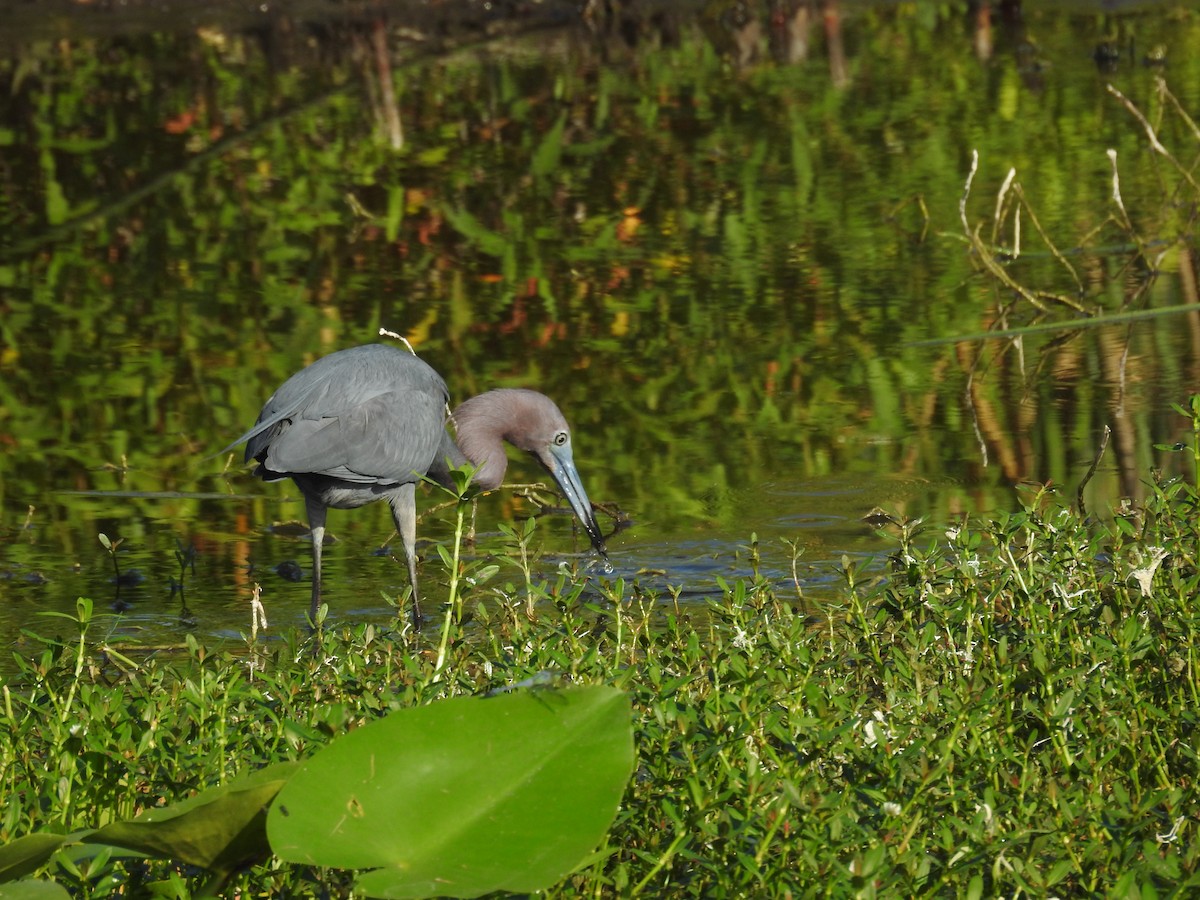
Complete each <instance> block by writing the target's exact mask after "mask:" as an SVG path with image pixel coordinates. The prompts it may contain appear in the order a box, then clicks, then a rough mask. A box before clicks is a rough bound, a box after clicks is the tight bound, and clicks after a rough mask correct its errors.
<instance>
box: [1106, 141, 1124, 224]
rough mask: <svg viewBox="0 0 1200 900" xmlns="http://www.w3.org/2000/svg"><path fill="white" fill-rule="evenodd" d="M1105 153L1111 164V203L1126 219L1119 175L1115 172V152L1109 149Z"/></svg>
mask: <svg viewBox="0 0 1200 900" xmlns="http://www.w3.org/2000/svg"><path fill="white" fill-rule="evenodd" d="M1105 152H1106V153H1107V154H1108V161H1109V162H1110V163H1112V170H1113V203H1115V204H1117V209H1119V210H1121V214H1122V215H1124V216H1125V217H1126V218H1128V215H1126V213H1125V203H1124V202H1123V201H1122V200H1121V174H1120V172H1118V171H1117V151H1116V150H1114V149H1113V148H1112V147H1109V148H1108V150H1106V151H1105Z"/></svg>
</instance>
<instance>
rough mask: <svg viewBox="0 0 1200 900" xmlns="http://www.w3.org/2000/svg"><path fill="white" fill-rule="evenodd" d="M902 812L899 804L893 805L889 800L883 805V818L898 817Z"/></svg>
mask: <svg viewBox="0 0 1200 900" xmlns="http://www.w3.org/2000/svg"><path fill="white" fill-rule="evenodd" d="M902 811H903V810H902V807H901V806H900V804H899V803H893V802H892V801H891V800H889V801H887V802H886V803H884V804H883V814H884V815H885V816H898V815H900V813H901V812H902Z"/></svg>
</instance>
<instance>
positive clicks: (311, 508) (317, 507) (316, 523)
mask: <svg viewBox="0 0 1200 900" xmlns="http://www.w3.org/2000/svg"><path fill="white" fill-rule="evenodd" d="M304 507H305V509H306V510H307V511H308V528H309V531H310V532H311V534H312V557H313V571H312V606H310V607H309V609H308V617H309V619H310V620H311V622H312V624H313V625H314V626H315V625H316V624H317V611H318V610H319V609H320V608H321V549H322V548H323V547H324V546H325V513H326V509H325V504H324V503H322V502H321V501H320V500H317V499H316V498H314V497H305V498H304Z"/></svg>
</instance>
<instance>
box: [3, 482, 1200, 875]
mask: <svg viewBox="0 0 1200 900" xmlns="http://www.w3.org/2000/svg"><path fill="white" fill-rule="evenodd" d="M1068 499H1069V498H1060V497H1057V496H1056V495H1054V494H1053V493H1051V492H1050V491H1048V490H1046V489H1038V490H1034V491H1031V492H1029V493H1028V494H1027V495H1026V496H1025V498H1024V500H1025V502H1024V508H1023V510H1022V511H1020V512H1019V513H1016V514H1011V515H1007V514H1006V515H1002V516H1000V517H999V518H996V519H994V520H988V521H972V522H967V523H964V524H962V525H961V526H959V527H955V528H952V529H950V530H949V531H946V530H944V529H938V530H934V529H925V528H923V526H922V525H921V524H920V523H916V522H893V523H891V524H889V525H888V526H887V527H888V528H889V529H890V531H891V532H892V534H893V536H894V538H895V540H896V550H895V553H894V554H893V555H892V556H891V558H890V559H889V560H888V561H887V562H888V565H887V567H886V569H880V570H876V571H874V572H864V571H861V570H860V571H856V570H855V569H854V568H852V567H851V566H850V565H849V563H847V568H846V569H845V571H844V575H845V586H844V589H843V592H842V596H841V600H840V603H838V604H834V605H833V606H829V607H823V608H822V609H821V611H820V614H814V613H813V610H811V609H809V608H808V607H807V604H806V603H805V602H804V599H803V597H802V596H800V595H799V593H798V592H797V591H796V590H795V589H794V588H792V587H790V586H787V585H784V586H782V587H781V586H779V585H771V584H768V583H766V582H765V581H755V580H752V579H751V580H745V581H737V582H736V583H732V584H729V585H728V586H727V589H726V590H725V592H724V595H723V597H722V598H721V599H720V600H718V601H714V602H712V603H711V604H710V606H709V608H708V609H706V610H705V611H704V612H703V614H695V613H685V612H683V611H681V610H679V609H678V608H677V607H676V606H675V604H674V603H673V602H672V598H671V597H670V596H665V597H664V596H648V595H646V594H645V593H643V592H642V591H640V590H639V589H638V587H637V586H636V585H631V584H625V583H620V582H618V583H615V584H608V585H602V586H601V587H600V588H599V590H598V591H597V588H596V586H595V585H592V586H588V585H584V584H572V583H570V582H568V581H567V580H566V578H565V576H564V578H563V579H562V580H561V581H560V582H559V583H558V584H551V585H541V586H539V585H536V584H534V585H519V586H512V585H509V586H507V589H506V590H504V591H502V592H500V593H502V594H503V595H504V596H505V597H507V599H506V600H504V599H501V600H498V599H497V596H498V593H497V592H492V593H491V594H484V593H483V592H482V591H480V592H479V593H477V594H475V595H473V596H471V595H468V597H467V600H466V609H467V611H468V618H473V622H472V629H473V630H472V632H471V633H472V634H476V635H483V636H484V637H474V638H471V639H463V638H462V634H461V633H459V632H458V631H457V630H456V631H455V639H454V640H452V641H451V643H450V645H449V647H448V649H447V651H446V657H445V659H444V661H443V667H442V668H441V670H440V671H439V670H438V668H437V663H436V659H435V656H436V654H435V652H434V648H433V646H432V644H431V643H430V640H431V639H424V640H425V641H426V642H425V643H424V644H418V645H414V644H413V643H412V641H411V640H410V637H409V636H406V635H401V634H398V633H393V632H392V631H390V630H388V629H387V628H383V627H380V628H376V627H372V626H367V627H359V628H357V629H354V630H342V631H339V630H338V629H337V628H336V627H326V628H325V629H324V631H323V632H320V633H317V634H315V635H312V636H306V635H298V634H292V635H291V636H290V637H289V638H286V639H284V640H275V641H272V640H266V641H264V639H263V637H262V635H261V634H260V635H259V636H258V638H257V639H256V640H253V641H252V640H247V642H246V645H245V646H240V647H236V648H234V647H226V648H223V649H220V650H219V651H215V652H214V651H212V650H209V649H206V648H205V647H202V646H200V645H198V644H197V643H195V642H189V643H188V645H187V647H186V649H185V650H181V651H179V652H177V653H174V654H171V653H166V652H164V653H162V654H161V655H157V656H156V655H153V654H151V655H150V656H148V657H144V658H139V659H138V660H137V661H136V662H134V661H133V660H131V659H130V658H129V654H126V655H122V654H120V653H118V652H117V651H116V650H114V648H112V647H109V646H108V645H106V643H105V641H104V640H103V633H104V628H105V622H104V620H103V618H102V617H100V616H96V617H95V618H92V619H91V620H90V621H89V622H83V623H72V622H70V621H68V620H64V619H48V620H47V621H46V623H45V625H46V627H45V628H44V629H43V634H44V635H50V634H53V633H55V632H59V633H61V634H62V635H63V636H62V637H61V638H54V639H51V638H48V637H43V638H37V639H35V638H33V637H30V638H29V641H28V642H27V644H26V646H25V648H24V655H23V656H22V657H21V666H22V672H23V675H22V678H21V679H20V680H19V681H18V682H13V683H10V684H8V685H6V686H5V687H4V689H3V697H2V698H0V700H2V702H0V735H3V737H0V798H2V802H0V808H2V810H3V811H2V812H0V841H4V842H7V841H11V840H12V839H14V838H17V837H19V836H22V835H27V834H30V833H32V832H35V831H39V830H47V831H58V832H65V831H69V830H72V829H75V828H79V827H84V826H89V827H94V826H97V825H103V824H104V823H105V822H107V821H111V820H113V819H117V818H128V817H131V816H133V815H135V814H136V813H138V812H139V811H140V810H144V809H147V808H151V807H154V806H157V805H160V804H163V803H165V802H169V801H174V800H178V799H181V798H184V797H186V796H188V795H189V794H191V793H193V792H195V791H197V790H199V789H201V788H205V787H208V786H212V785H215V784H219V783H222V782H224V781H226V780H229V779H231V778H233V777H234V776H236V775H238V774H240V773H245V772H248V771H251V770H253V769H255V768H257V767H261V766H263V765H265V764H268V763H271V762H274V761H279V760H287V759H293V758H299V757H303V756H305V755H306V754H309V753H311V752H312V751H313V750H315V749H316V748H318V747H320V746H322V745H323V744H325V743H326V742H328V741H329V740H330V738H331V737H333V736H336V735H339V734H342V733H344V732H346V731H347V730H348V729H351V728H353V727H355V726H356V725H358V724H360V723H363V722H365V721H368V720H372V719H375V718H377V717H379V716H381V715H383V714H385V713H386V712H388V711H389V710H392V709H394V708H398V707H407V706H411V705H414V704H424V703H429V702H433V701H436V700H438V699H439V698H443V697H447V696H451V695H458V694H474V693H481V692H485V691H488V690H490V689H495V688H497V687H500V686H505V685H512V684H514V683H517V682H520V681H523V680H525V679H529V678H535V679H537V678H539V677H540V678H543V679H544V678H545V676H544V675H540V674H539V673H547V672H553V673H558V675H559V676H560V677H561V680H563V681H571V682H582V683H607V684H613V685H616V686H618V687H621V688H623V689H624V690H626V691H628V692H629V693H630V695H631V696H632V698H633V701H634V718H635V735H636V738H635V741H636V743H635V746H636V753H637V759H638V762H637V768H636V770H635V773H634V776H633V779H632V780H631V782H630V784H629V785H628V788H627V790H626V794H625V797H624V799H623V802H622V805H621V809H620V812H619V813H618V815H617V819H616V821H615V823H614V825H613V827H612V830H611V832H610V833H609V835H608V838H607V839H606V841H605V842H604V843H603V844H602V845H601V846H600V847H599V848H597V852H596V854H595V855H594V856H593V857H591V858H590V860H589V861H588V862H587V863H585V865H584V866H583V867H582V868H581V869H579V870H577V871H576V872H575V873H574V874H573V875H571V876H570V877H569V878H567V879H566V880H565V881H564V882H563V883H561V884H560V885H559V886H558V887H557V888H556V889H555V890H553V891H551V892H550V894H551V896H563V897H568V896H579V895H592V896H617V895H619V896H634V895H639V894H641V895H649V896H706V897H721V896H729V897H733V896H739V897H742V896H811V895H817V894H827V895H834V896H849V895H861V896H876V895H877V896H892V897H896V896H918V895H935V894H936V895H942V896H970V897H979V896H989V897H991V896H1051V895H1054V896H1080V895H1104V896H1119V897H1126V896H1138V897H1147V896H1165V895H1181V894H1186V893H1188V892H1189V891H1190V890H1193V889H1195V888H1197V887H1200V872H1198V864H1200V840H1198V839H1197V808H1198V807H1197V799H1198V798H1197V789H1196V776H1197V772H1198V771H1200V766H1198V764H1197V755H1196V744H1195V741H1196V723H1197V716H1198V710H1200V671H1198V668H1197V641H1196V637H1197V634H1198V632H1200V606H1198V605H1197V603H1196V601H1195V598H1196V596H1197V593H1198V587H1197V586H1198V583H1200V575H1198V572H1197V548H1198V545H1200V517H1198V515H1197V495H1196V493H1195V491H1194V490H1193V489H1192V488H1191V487H1190V486H1189V485H1187V484H1184V483H1182V482H1174V483H1152V484H1151V499H1150V500H1149V501H1148V502H1147V504H1146V505H1145V506H1143V507H1139V508H1136V509H1133V508H1130V509H1126V510H1120V511H1117V512H1116V514H1115V515H1112V516H1110V517H1109V518H1108V519H1107V520H1097V519H1093V518H1090V517H1089V516H1087V515H1086V514H1083V513H1080V512H1079V511H1077V510H1075V509H1073V508H1071V507H1070V506H1069V505H1067V501H1068ZM529 591H532V595H533V596H532V599H533V600H536V601H538V602H537V603H535V604H534V605H533V606H532V607H530V606H528V605H527V601H528V600H530V599H531V597H530V596H529V595H528V593H527V592H529ZM81 609H82V610H84V611H85V612H86V610H87V605H86V604H83V605H82V606H81ZM530 610H534V611H536V612H535V615H533V616H530V615H529V614H528V613H529V611H530ZM397 621H402V620H397ZM72 629H74V630H72ZM41 874H42V875H43V876H44V877H52V878H54V879H56V880H57V881H58V882H59V883H60V884H63V885H66V886H68V887H69V888H70V889H71V891H72V892H73V893H74V894H76V895H78V896H85V897H100V896H110V895H113V894H117V893H121V894H122V895H126V896H128V895H135V896H137V895H147V896H168V897H186V896H190V894H191V891H192V890H193V888H194V887H195V885H197V884H199V883H200V879H201V877H202V873H198V872H194V871H191V870H188V869H186V868H184V867H179V866H173V865H170V864H165V863H157V862H148V861H136V860H135V861H130V860H122V859H116V858H107V857H104V856H101V857H96V858H93V859H75V860H71V859H69V858H68V857H67V856H65V855H60V857H58V858H57V859H56V860H55V861H54V862H53V863H52V864H51V865H50V866H49V867H47V869H46V870H44V871H43V872H42V873H41ZM353 875H354V873H349V872H341V871H337V870H329V869H318V868H306V867H303V866H299V865H292V864H284V863H282V862H277V861H276V862H271V863H267V864H263V865H260V866H258V867H256V868H254V869H252V870H250V871H247V872H245V873H242V874H241V875H239V876H238V880H237V881H236V882H235V885H237V886H238V887H240V889H241V895H242V896H289V897H307V896H314V897H316V896H338V895H345V893H346V891H347V890H348V886H349V885H350V884H351V883H352V881H353ZM229 895H231V896H232V892H231V893H230V894H229Z"/></svg>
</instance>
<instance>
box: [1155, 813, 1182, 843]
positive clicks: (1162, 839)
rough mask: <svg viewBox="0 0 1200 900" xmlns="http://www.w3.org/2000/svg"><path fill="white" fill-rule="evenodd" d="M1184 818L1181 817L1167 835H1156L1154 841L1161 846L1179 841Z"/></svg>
mask: <svg viewBox="0 0 1200 900" xmlns="http://www.w3.org/2000/svg"><path fill="white" fill-rule="evenodd" d="M1184 818H1185V817H1184V816H1180V817H1179V818H1178V819H1176V820H1175V824H1174V825H1172V826H1171V830H1170V831H1168V832H1167V833H1166V834H1156V835H1155V836H1154V839H1155V840H1156V841H1158V842H1159V843H1160V844H1173V843H1175V842H1176V841H1177V840H1179V826H1180V825H1182V824H1183V820H1184Z"/></svg>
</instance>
